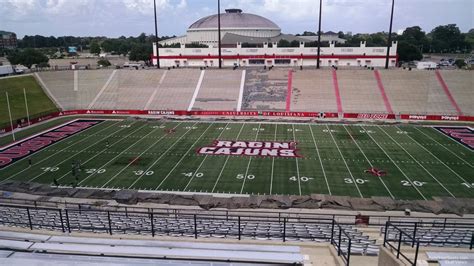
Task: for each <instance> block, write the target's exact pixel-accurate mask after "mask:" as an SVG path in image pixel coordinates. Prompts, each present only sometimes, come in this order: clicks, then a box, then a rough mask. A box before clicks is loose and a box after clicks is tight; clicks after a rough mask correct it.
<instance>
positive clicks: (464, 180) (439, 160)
mask: <svg viewBox="0 0 474 266" xmlns="http://www.w3.org/2000/svg"><path fill="white" fill-rule="evenodd" d="M396 128H398V130H401V129H400V128H399V127H396ZM405 136H407V137H409V138H410V139H411V140H412V141H414V142H415V143H416V144H418V146H420V147H421V148H422V149H424V150H425V151H427V152H428V153H429V154H431V156H433V157H434V158H436V160H438V162H440V163H441V164H442V165H444V167H446V168H448V169H449V170H450V171H451V172H452V173H453V174H454V175H456V176H457V177H458V178H459V179H461V180H462V181H463V182H465V183H467V181H466V179H464V178H463V177H462V176H460V175H459V174H458V173H456V172H455V171H454V170H453V169H452V168H451V167H449V166H448V165H446V164H445V163H444V162H443V161H441V159H439V158H438V157H437V156H436V155H434V154H433V153H432V152H431V151H429V150H428V149H427V148H426V147H424V146H423V145H421V144H420V143H419V142H418V141H416V140H415V139H414V138H412V137H411V136H410V135H408V134H405Z"/></svg>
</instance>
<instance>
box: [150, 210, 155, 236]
mask: <svg viewBox="0 0 474 266" xmlns="http://www.w3.org/2000/svg"><path fill="white" fill-rule="evenodd" d="M150 221H151V236H152V237H155V221H153V212H152V213H150Z"/></svg>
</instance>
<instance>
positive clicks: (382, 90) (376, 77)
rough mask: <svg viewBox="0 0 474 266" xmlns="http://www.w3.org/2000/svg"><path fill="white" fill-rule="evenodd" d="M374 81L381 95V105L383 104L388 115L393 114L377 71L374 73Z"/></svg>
mask: <svg viewBox="0 0 474 266" xmlns="http://www.w3.org/2000/svg"><path fill="white" fill-rule="evenodd" d="M374 75H375V79H376V80H377V85H378V87H379V90H380V94H382V99H383V103H384V104H385V109H386V110H387V112H388V113H389V114H393V109H392V105H391V104H390V101H389V100H388V97H387V93H385V87H384V86H383V82H382V78H381V77H380V73H379V71H378V70H375V71H374Z"/></svg>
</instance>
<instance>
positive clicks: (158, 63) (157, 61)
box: [153, 0, 160, 68]
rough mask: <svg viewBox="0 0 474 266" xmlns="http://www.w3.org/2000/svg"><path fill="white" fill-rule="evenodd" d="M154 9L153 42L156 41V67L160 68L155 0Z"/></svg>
mask: <svg viewBox="0 0 474 266" xmlns="http://www.w3.org/2000/svg"><path fill="white" fill-rule="evenodd" d="M153 8H154V10H155V42H156V68H160V46H159V44H158V19H157V18H156V0H153Z"/></svg>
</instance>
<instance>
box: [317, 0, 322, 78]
mask: <svg viewBox="0 0 474 266" xmlns="http://www.w3.org/2000/svg"><path fill="white" fill-rule="evenodd" d="M322 8H323V0H319V27H318V58H317V60H318V61H317V62H316V68H317V69H319V61H320V58H321V15H322V13H323V12H322Z"/></svg>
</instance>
